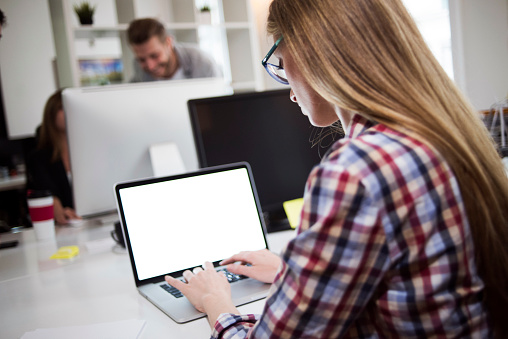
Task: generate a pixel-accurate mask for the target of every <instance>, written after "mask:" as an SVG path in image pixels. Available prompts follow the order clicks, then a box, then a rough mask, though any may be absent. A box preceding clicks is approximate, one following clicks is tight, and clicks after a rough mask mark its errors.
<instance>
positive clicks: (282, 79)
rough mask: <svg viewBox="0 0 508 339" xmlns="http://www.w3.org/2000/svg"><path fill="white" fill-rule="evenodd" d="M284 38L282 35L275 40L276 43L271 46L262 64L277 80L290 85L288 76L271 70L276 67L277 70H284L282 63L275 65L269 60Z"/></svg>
mask: <svg viewBox="0 0 508 339" xmlns="http://www.w3.org/2000/svg"><path fill="white" fill-rule="evenodd" d="M283 38H284V37H283V36H281V37H280V38H279V39H278V40H277V41H275V43H274V44H273V46H272V48H270V50H269V51H268V53H267V54H266V56H265V57H264V58H263V60H262V61H261V65H263V67H264V68H265V69H266V72H267V73H268V75H270V76H271V77H272V78H273V79H274V80H275V81H277V82H280V83H281V84H284V85H289V81H288V80H287V79H286V78H283V77H281V76H279V75H278V74H276V73H274V72H273V71H272V70H271V68H274V69H277V70H284V68H283V67H281V66H280V65H274V64H272V63H269V62H268V59H270V57H271V56H272V54H273V53H274V52H275V50H276V49H277V47H279V44H280V42H281V41H282V39H283Z"/></svg>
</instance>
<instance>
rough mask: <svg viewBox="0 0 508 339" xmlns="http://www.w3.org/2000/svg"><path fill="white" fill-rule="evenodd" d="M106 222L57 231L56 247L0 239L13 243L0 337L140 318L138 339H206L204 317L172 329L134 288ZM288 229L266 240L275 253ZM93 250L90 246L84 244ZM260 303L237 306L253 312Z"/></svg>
mask: <svg viewBox="0 0 508 339" xmlns="http://www.w3.org/2000/svg"><path fill="white" fill-rule="evenodd" d="M113 229H114V226H113V224H112V223H106V224H104V223H101V222H100V221H98V220H96V219H91V220H87V221H86V222H84V223H83V224H81V225H80V226H78V227H57V237H56V241H46V242H37V241H36V239H35V234H34V232H33V230H32V229H28V230H25V231H23V232H20V233H18V234H8V235H2V237H1V239H2V241H7V240H10V238H15V239H18V240H19V241H20V244H19V245H18V246H17V247H15V248H10V249H3V250H1V251H0V305H1V307H0V319H1V322H2V326H0V338H6V339H7V338H9V339H10V338H20V337H21V336H22V335H23V334H24V333H25V332H28V331H33V330H35V329H38V328H51V327H65V326H78V325H92V324H97V323H103V322H114V321H120V320H130V319H141V320H145V321H146V324H145V327H144V329H143V332H142V333H141V336H140V338H208V337H209V335H210V327H209V325H208V322H207V320H206V318H202V319H199V320H196V321H192V322H190V323H187V324H181V325H180V324H177V323H175V322H174V321H173V320H171V319H170V318H169V317H167V316H166V315H165V314H164V313H162V312H161V311H159V310H158V309H157V308H156V307H155V306H153V305H152V304H151V303H150V302H149V301H147V300H146V299H145V298H143V297H142V296H141V295H140V294H139V293H138V292H137V290H136V288H135V285H134V280H133V277H132V273H131V268H130V262H129V257H128V254H127V252H126V251H125V250H124V249H123V248H120V247H119V246H117V245H114V244H113V243H112V240H110V239H111V236H110V232H111V231H112V230H113ZM292 233H293V231H284V232H277V233H271V234H269V235H268V243H269V246H270V249H271V250H273V251H274V252H276V253H278V252H279V251H280V249H281V248H282V247H283V246H284V244H285V243H286V242H287V240H288V239H289V238H290V237H291V235H292ZM68 245H78V246H79V248H80V254H79V256H78V257H76V258H75V259H74V260H72V261H58V260H51V259H49V257H50V256H51V255H52V254H53V253H54V252H56V250H57V249H58V248H59V247H61V246H68ZM91 245H95V246H93V247H92V246H91ZM263 303H264V301H257V302H254V303H250V304H247V305H244V306H241V307H239V310H240V311H241V312H242V313H259V312H260V311H261V308H262V306H263Z"/></svg>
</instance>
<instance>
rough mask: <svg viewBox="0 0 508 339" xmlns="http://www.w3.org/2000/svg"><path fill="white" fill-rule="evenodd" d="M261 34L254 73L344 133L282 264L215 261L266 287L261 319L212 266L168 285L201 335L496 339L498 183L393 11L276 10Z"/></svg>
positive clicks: (297, 6) (504, 250) (500, 289)
mask: <svg viewBox="0 0 508 339" xmlns="http://www.w3.org/2000/svg"><path fill="white" fill-rule="evenodd" d="M267 27H268V33H269V34H270V35H272V36H273V38H274V41H275V44H274V47H273V48H272V49H271V51H270V52H269V53H268V55H267V56H266V58H265V59H264V60H263V64H264V65H265V67H266V68H267V71H268V72H269V73H270V75H271V76H272V77H273V78H274V79H276V80H277V81H279V82H282V83H286V84H289V85H291V88H292V91H291V99H292V100H293V101H294V102H296V103H298V104H299V105H300V107H301V108H302V112H303V113H304V114H306V115H308V117H309V120H310V121H311V123H312V124H313V125H316V126H328V125H331V124H332V123H334V122H335V121H337V120H340V122H341V124H342V126H343V128H344V130H345V134H346V136H345V138H343V139H342V140H339V141H338V142H336V143H335V144H334V145H333V146H332V148H331V150H330V151H329V153H328V154H327V155H326V156H325V157H324V159H323V161H322V162H321V163H320V164H319V165H318V166H316V167H315V168H314V169H313V171H312V172H311V174H310V176H309V179H308V181H307V186H306V191H305V195H304V207H303V211H302V214H301V223H300V225H299V227H298V229H297V235H296V236H295V238H294V239H293V240H291V241H290V242H289V244H288V245H287V247H286V248H285V250H284V251H283V253H282V256H281V258H280V259H278V257H277V256H275V255H271V254H267V253H266V252H249V253H240V254H238V255H234V256H233V257H231V258H230V259H228V260H225V261H224V263H225V264H227V263H231V262H233V261H241V262H244V263H250V264H251V265H249V266H245V265H228V269H229V270H230V271H232V272H233V273H238V274H246V275H248V276H251V277H253V278H257V279H259V280H262V281H266V282H270V280H271V279H274V281H273V283H274V286H273V288H272V289H271V294H270V295H269V296H268V298H267V300H266V305H265V308H264V310H263V313H262V314H261V315H258V316H254V315H239V313H238V311H237V310H236V309H235V308H234V307H233V306H232V305H231V303H230V301H229V300H230V299H229V296H228V287H227V286H226V285H227V283H225V282H224V278H223V277H221V276H220V274H216V273H215V271H214V270H213V269H212V266H210V264H209V263H205V266H204V270H201V269H196V270H194V272H186V273H185V274H184V276H185V278H186V280H187V283H182V282H180V281H176V280H174V279H172V278H170V277H167V278H166V281H167V282H168V283H169V284H171V285H173V286H175V287H177V288H178V289H180V290H181V291H182V292H183V294H184V295H186V296H187V297H188V298H189V300H190V301H191V302H192V303H193V304H194V305H195V306H196V307H197V308H198V309H200V310H202V311H204V312H206V313H207V314H208V317H209V320H210V324H211V325H212V327H213V329H214V332H213V336H214V337H221V338H228V337H230V336H235V337H253V338H254V337H256V338H258V337H259V338H267V337H274V338H279V337H284V338H285V337H297V338H338V337H347V338H350V337H354V338H379V337H381V338H386V337H401V338H416V337H440V338H465V337H467V338H469V337H477V338H490V337H497V338H506V337H508V322H507V321H506V320H503V319H502V317H504V314H505V312H504V310H505V309H506V308H507V306H508V211H507V209H508V178H507V177H506V174H505V171H504V168H503V165H502V162H501V159H500V157H499V155H498V153H497V152H496V149H495V147H494V144H493V142H492V140H491V138H490V137H489V134H488V132H487V130H486V129H485V127H484V125H483V124H482V122H481V120H480V118H479V116H478V113H477V112H475V110H474V109H473V108H472V107H471V105H470V104H469V103H468V101H467V100H466V99H465V98H464V96H463V95H462V94H461V93H460V92H459V91H458V90H457V88H456V86H455V85H454V84H453V82H452V81H451V80H450V79H449V78H448V77H447V75H446V73H445V72H444V71H443V69H442V68H441V67H440V65H439V64H438V63H437V61H436V60H435V58H434V57H433V55H432V53H431V52H430V50H429V48H428V47H427V46H426V44H425V42H424V40H423V38H422V37H421V35H420V33H419V31H418V29H417V27H416V25H415V23H414V21H413V20H412V18H411V16H410V15H409V14H408V12H407V10H406V9H405V7H404V6H403V4H402V2H401V1H400V0H299V1H294V0H274V1H273V2H272V4H271V6H270V14H269V17H268V26H267ZM276 58H278V59H279V60H278V62H275V61H271V60H273V59H276ZM302 137H305V136H302ZM275 267H278V270H277V269H276V268H275ZM221 313H224V314H221Z"/></svg>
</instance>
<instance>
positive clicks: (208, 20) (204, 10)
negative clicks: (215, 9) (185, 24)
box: [199, 5, 212, 25]
mask: <svg viewBox="0 0 508 339" xmlns="http://www.w3.org/2000/svg"><path fill="white" fill-rule="evenodd" d="M199 23H201V24H203V25H211V24H212V13H211V10H210V7H209V6H208V5H204V6H202V7H201V8H199Z"/></svg>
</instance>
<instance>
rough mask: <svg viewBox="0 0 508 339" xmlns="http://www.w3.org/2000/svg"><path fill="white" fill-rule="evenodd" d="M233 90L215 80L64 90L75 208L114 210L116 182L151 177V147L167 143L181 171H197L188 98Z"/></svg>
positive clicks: (96, 212)
mask: <svg viewBox="0 0 508 339" xmlns="http://www.w3.org/2000/svg"><path fill="white" fill-rule="evenodd" d="M231 93H232V90H231V88H230V87H229V86H228V85H226V84H225V82H224V80H223V79H219V78H217V79H211V78H210V79H192V80H178V81H160V82H152V83H137V84H122V85H110V86H103V87H83V88H69V89H66V90H64V91H63V94H62V96H63V106H64V111H65V116H66V124H67V138H68V141H69V153H70V163H71V172H72V180H71V182H72V188H73V195H74V203H75V209H76V212H77V213H78V214H79V215H81V216H85V217H86V216H94V215H100V214H104V213H107V212H111V211H115V210H116V203H115V198H114V189H113V187H114V185H115V184H116V183H118V182H121V181H127V180H133V179H141V178H150V177H153V176H154V171H153V168H152V164H153V161H152V159H151V158H150V154H151V152H150V150H151V148H152V146H155V145H161V144H165V143H167V144H171V145H173V146H174V147H173V152H171V154H169V155H168V156H174V154H175V152H176V151H175V150H178V152H177V154H179V157H176V156H175V161H176V160H179V162H180V163H183V166H180V167H179V168H181V169H182V171H192V170H196V169H198V160H197V155H196V149H195V146H194V139H193V136H192V129H191V124H190V121H189V114H188V108H187V101H188V100H189V99H195V98H203V97H210V96H219V95H220V96H222V95H226V94H231ZM173 174H174V173H173Z"/></svg>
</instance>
